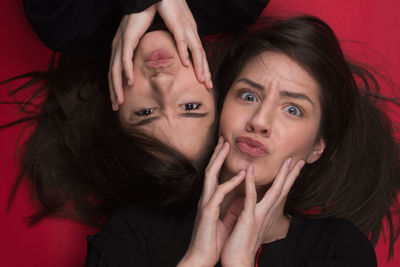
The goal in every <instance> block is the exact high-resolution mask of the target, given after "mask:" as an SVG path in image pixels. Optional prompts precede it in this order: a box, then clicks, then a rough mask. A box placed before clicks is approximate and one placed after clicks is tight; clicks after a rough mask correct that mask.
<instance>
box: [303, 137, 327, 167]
mask: <svg viewBox="0 0 400 267" xmlns="http://www.w3.org/2000/svg"><path fill="white" fill-rule="evenodd" d="M325 145H326V144H325V140H324V139H323V138H320V139H319V140H318V141H317V142H316V143H315V144H314V147H313V149H312V151H311V153H310V155H309V156H308V158H307V159H306V162H307V163H308V164H311V163H314V162H316V161H317V159H319V157H321V155H322V153H323V152H324V149H325Z"/></svg>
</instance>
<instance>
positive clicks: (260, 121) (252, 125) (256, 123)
mask: <svg viewBox="0 0 400 267" xmlns="http://www.w3.org/2000/svg"><path fill="white" fill-rule="evenodd" d="M271 125H272V110H270V109H268V108H266V107H262V106H261V107H259V108H258V109H257V110H255V111H254V114H253V115H252V116H251V117H250V119H249V121H248V122H247V124H246V131H248V132H252V133H256V134H259V135H262V136H265V137H267V136H269V135H271Z"/></svg>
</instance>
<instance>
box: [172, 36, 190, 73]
mask: <svg viewBox="0 0 400 267" xmlns="http://www.w3.org/2000/svg"><path fill="white" fill-rule="evenodd" d="M174 38H175V40H176V47H177V48H178V53H179V58H180V59H181V62H182V64H183V65H185V66H189V64H190V62H189V52H188V47H187V42H186V41H185V39H184V38H182V37H180V36H177V35H175V34H174Z"/></svg>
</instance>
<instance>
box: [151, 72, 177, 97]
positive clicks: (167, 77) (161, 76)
mask: <svg viewBox="0 0 400 267" xmlns="http://www.w3.org/2000/svg"><path fill="white" fill-rule="evenodd" d="M174 79H175V77H174V76H173V75H172V74H169V73H157V74H155V75H154V76H153V77H151V79H150V82H151V84H152V86H153V87H154V88H155V89H156V90H158V91H160V92H161V93H163V94H165V93H169V91H170V90H171V87H172V84H173V83H174Z"/></svg>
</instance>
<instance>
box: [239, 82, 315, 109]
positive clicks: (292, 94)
mask: <svg viewBox="0 0 400 267" xmlns="http://www.w3.org/2000/svg"><path fill="white" fill-rule="evenodd" d="M238 82H244V83H247V84H248V85H250V86H252V87H254V88H256V89H258V90H260V91H265V87H264V86H263V85H261V84H259V83H256V82H255V81H252V80H250V79H248V78H241V79H240V80H238ZM279 95H281V96H285V97H290V98H296V99H304V100H307V101H308V102H310V103H311V105H313V106H314V103H313V102H312V100H311V99H310V98H309V97H308V96H307V95H305V94H302V93H295V92H290V91H279Z"/></svg>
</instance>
